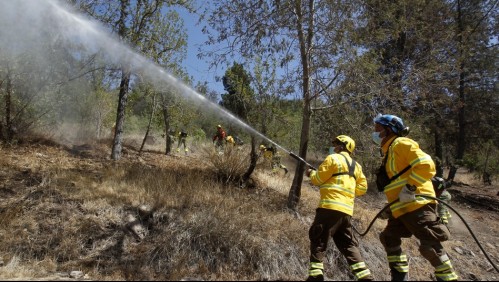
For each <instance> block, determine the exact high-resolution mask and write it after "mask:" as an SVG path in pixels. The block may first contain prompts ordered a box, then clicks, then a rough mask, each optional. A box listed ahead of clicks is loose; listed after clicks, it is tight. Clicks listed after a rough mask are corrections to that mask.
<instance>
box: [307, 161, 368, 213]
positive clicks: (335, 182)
mask: <svg viewBox="0 0 499 282" xmlns="http://www.w3.org/2000/svg"><path fill="white" fill-rule="evenodd" d="M341 154H342V155H343V156H345V157H346V158H347V159H348V162H349V163H350V164H351V163H352V158H350V155H349V154H348V153H346V152H341ZM340 172H347V174H342V175H336V176H332V175H333V174H336V173H340ZM354 175H355V177H356V178H357V179H355V178H353V177H350V176H349V175H348V164H347V163H346V161H345V158H344V157H342V156H340V154H331V155H328V156H327V157H326V159H325V160H324V162H322V164H321V165H320V166H319V168H318V170H317V171H315V170H312V172H311V173H310V181H311V182H312V184H313V185H315V186H319V188H320V193H321V200H320V202H319V208H325V209H331V210H337V211H340V212H343V213H346V214H348V215H353V204H354V199H355V196H360V195H363V194H365V193H366V192H367V180H366V176H365V175H364V173H363V172H362V166H361V165H360V164H359V163H357V162H356V164H355V172H354Z"/></svg>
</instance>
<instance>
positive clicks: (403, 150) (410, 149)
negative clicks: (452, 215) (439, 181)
mask: <svg viewBox="0 0 499 282" xmlns="http://www.w3.org/2000/svg"><path fill="white" fill-rule="evenodd" d="M394 138H395V137H394ZM394 138H392V139H390V140H388V141H387V142H386V143H385V144H384V145H383V147H382V148H381V149H382V151H383V155H384V154H387V153H388V158H387V161H386V166H385V169H386V173H387V174H388V177H392V176H394V175H395V174H397V173H399V172H400V171H402V170H403V169H404V168H406V167H407V166H408V165H411V168H410V169H409V170H407V171H406V172H405V173H404V174H402V175H401V176H399V177H398V178H397V179H394V180H393V181H392V182H391V183H390V184H388V185H387V186H386V187H385V190H384V192H385V195H386V198H387V200H388V202H390V203H391V202H392V201H394V200H396V199H398V196H399V193H400V190H402V187H404V186H405V185H406V184H409V185H415V186H416V194H423V195H428V196H432V197H435V191H434V190H433V184H432V182H431V178H432V177H433V176H434V175H435V173H436V171H435V163H434V162H433V160H432V159H431V157H430V156H429V155H428V154H426V153H425V152H423V151H422V150H421V149H420V148H419V145H418V143H417V142H415V141H414V140H412V139H409V138H406V137H397V139H395V141H393V139H394ZM392 141H393V142H392ZM390 144H391V147H390V149H389V148H388V147H389V146H390ZM387 151H388V152H387ZM428 203H435V200H431V199H424V198H422V197H417V198H416V201H414V202H410V203H400V202H396V203H395V204H393V205H392V206H391V207H390V208H391V210H392V214H393V217H395V218H397V217H399V216H401V215H403V214H405V213H408V212H411V211H414V210H417V209H419V208H420V207H422V206H424V205H426V204H428Z"/></svg>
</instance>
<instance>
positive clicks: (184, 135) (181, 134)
mask: <svg viewBox="0 0 499 282" xmlns="http://www.w3.org/2000/svg"><path fill="white" fill-rule="evenodd" d="M187 135H188V134H187V132H186V131H185V130H183V129H182V130H180V131H179V132H178V133H177V136H178V143H177V153H178V152H180V147H181V145H184V152H185V154H186V155H187V152H189V149H188V148H187V145H186V143H185V142H186V140H187Z"/></svg>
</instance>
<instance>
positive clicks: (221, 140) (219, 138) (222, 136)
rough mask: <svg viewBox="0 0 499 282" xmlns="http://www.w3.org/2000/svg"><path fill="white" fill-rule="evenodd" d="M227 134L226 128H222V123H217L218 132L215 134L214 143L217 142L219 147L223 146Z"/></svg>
mask: <svg viewBox="0 0 499 282" xmlns="http://www.w3.org/2000/svg"><path fill="white" fill-rule="evenodd" d="M226 136H227V133H225V130H224V129H223V128H222V126H221V125H220V124H219V125H217V132H216V133H215V135H214V136H213V144H215V146H216V147H217V149H221V148H223V146H224V143H225V137H226Z"/></svg>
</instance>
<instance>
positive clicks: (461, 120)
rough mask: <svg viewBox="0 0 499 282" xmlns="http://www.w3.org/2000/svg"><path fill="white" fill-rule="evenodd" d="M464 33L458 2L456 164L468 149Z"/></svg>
mask: <svg viewBox="0 0 499 282" xmlns="http://www.w3.org/2000/svg"><path fill="white" fill-rule="evenodd" d="M463 33H464V27H463V18H462V14H461V2H460V1H459V0H458V1H457V41H458V48H459V61H460V64H459V66H460V70H459V89H458V92H459V102H458V107H459V109H458V115H457V125H458V128H459V132H458V137H457V148H456V157H455V160H456V162H458V165H459V163H460V162H461V161H462V159H463V157H464V151H465V147H466V140H465V138H466V128H465V126H466V120H465V105H466V104H465V103H466V100H465V93H464V87H465V83H464V82H465V79H466V74H465V67H466V66H465V64H464V53H465V52H464V42H463ZM457 169H458V166H457V165H452V167H451V169H450V171H449V176H448V177H447V179H450V180H453V179H454V177H455V176H456V173H457Z"/></svg>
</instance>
